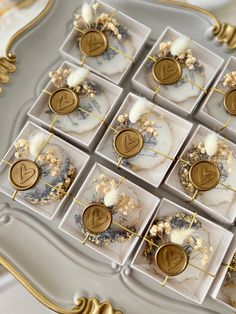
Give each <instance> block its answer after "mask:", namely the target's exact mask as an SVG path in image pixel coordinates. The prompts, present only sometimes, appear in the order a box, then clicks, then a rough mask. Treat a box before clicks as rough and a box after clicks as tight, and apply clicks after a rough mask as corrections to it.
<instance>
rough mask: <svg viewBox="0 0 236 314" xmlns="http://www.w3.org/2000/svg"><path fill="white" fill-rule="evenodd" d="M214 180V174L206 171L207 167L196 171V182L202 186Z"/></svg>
mask: <svg viewBox="0 0 236 314" xmlns="http://www.w3.org/2000/svg"><path fill="white" fill-rule="evenodd" d="M214 178H215V172H213V171H210V170H208V169H207V167H202V168H199V169H198V180H199V182H200V183H201V184H202V185H204V184H207V183H209V182H211V181H212V180H214Z"/></svg>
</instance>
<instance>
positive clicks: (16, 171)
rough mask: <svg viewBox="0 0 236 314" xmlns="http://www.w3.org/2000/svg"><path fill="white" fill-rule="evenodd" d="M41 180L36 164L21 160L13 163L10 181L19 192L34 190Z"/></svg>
mask: <svg viewBox="0 0 236 314" xmlns="http://www.w3.org/2000/svg"><path fill="white" fill-rule="evenodd" d="M38 178H39V169H38V166H37V165H36V163H35V162H34V161H32V160H29V159H20V160H17V161H16V162H15V163H13V164H12V165H11V167H10V170H9V180H10V183H11V185H12V186H13V187H14V189H16V190H17V191H24V190H28V189H30V188H32V187H33V186H34V185H35V183H36V182H37V180H38Z"/></svg>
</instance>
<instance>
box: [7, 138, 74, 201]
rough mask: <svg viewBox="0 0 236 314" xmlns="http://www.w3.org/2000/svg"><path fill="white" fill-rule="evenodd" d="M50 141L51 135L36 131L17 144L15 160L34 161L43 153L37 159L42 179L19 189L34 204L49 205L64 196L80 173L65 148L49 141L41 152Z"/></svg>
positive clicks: (19, 140)
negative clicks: (30, 185) (48, 136)
mask: <svg viewBox="0 0 236 314" xmlns="http://www.w3.org/2000/svg"><path fill="white" fill-rule="evenodd" d="M47 140H48V138H47V136H45V135H43V134H42V133H39V132H37V133H36V132H32V134H31V135H29V136H26V137H24V138H20V139H18V140H17V141H16V143H15V155H14V157H15V158H14V159H13V160H12V161H13V162H15V161H16V160H22V159H30V160H34V158H35V157H36V156H37V155H38V153H39V155H38V158H37V160H36V161H35V162H36V164H37V165H38V167H39V172H40V176H39V180H38V182H37V183H36V184H35V186H34V187H32V188H31V189H29V190H27V191H21V192H19V193H20V194H21V195H22V197H23V198H24V199H25V200H26V201H27V202H29V203H31V204H33V205H48V204H51V203H52V202H55V201H57V200H60V199H62V198H63V197H64V196H65V193H66V191H67V190H68V188H69V187H70V185H71V184H72V182H73V180H74V178H75V175H76V172H77V170H76V167H75V166H74V165H73V162H72V161H71V159H70V157H69V155H68V153H67V152H66V151H65V150H64V149H63V148H62V147H60V146H58V145H55V144H50V143H49V144H47V145H46V146H45V148H44V149H43V151H42V152H40V150H41V148H42V147H43V146H44V145H45V143H47ZM44 182H46V183H47V184H45V183H44Z"/></svg>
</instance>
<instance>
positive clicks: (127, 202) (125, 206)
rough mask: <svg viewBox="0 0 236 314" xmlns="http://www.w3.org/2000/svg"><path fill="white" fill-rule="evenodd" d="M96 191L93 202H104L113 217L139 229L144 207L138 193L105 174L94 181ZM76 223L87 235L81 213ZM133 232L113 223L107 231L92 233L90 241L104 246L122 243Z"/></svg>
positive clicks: (130, 227) (132, 227)
mask: <svg viewBox="0 0 236 314" xmlns="http://www.w3.org/2000/svg"><path fill="white" fill-rule="evenodd" d="M93 183H94V192H93V197H92V200H91V203H100V204H104V205H105V206H106V207H107V208H109V210H110V212H111V214H112V219H113V220H114V221H116V222H117V223H119V224H120V225H122V226H123V227H125V228H127V229H129V230H131V231H132V232H136V231H137V226H138V225H139V224H140V213H141V211H142V207H141V205H140V201H139V199H138V197H137V195H136V194H135V193H134V192H133V191H132V190H130V189H128V188H127V187H125V186H123V185H122V186H120V185H119V182H118V181H117V180H115V179H113V178H110V177H109V176H107V175H105V174H100V175H99V177H98V178H95V179H94V181H93ZM75 222H76V225H77V226H78V227H79V229H80V231H81V233H82V234H84V235H86V234H87V230H86V228H85V227H84V224H83V220H82V216H81V214H79V213H77V214H76V215H75ZM131 237H132V234H131V233H130V232H128V231H126V230H124V229H122V228H120V227H118V226H116V225H111V226H110V227H109V228H108V229H107V230H106V231H104V232H102V233H100V234H96V235H95V234H90V235H89V238H88V239H89V241H91V242H93V243H95V244H97V245H99V246H102V245H105V246H108V245H110V244H111V243H114V242H118V243H122V242H125V241H127V240H129V239H130V238H131Z"/></svg>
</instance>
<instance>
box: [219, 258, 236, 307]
mask: <svg viewBox="0 0 236 314" xmlns="http://www.w3.org/2000/svg"><path fill="white" fill-rule="evenodd" d="M221 289H222V292H223V294H224V296H225V297H226V299H227V302H228V303H229V305H231V306H232V307H234V308H236V253H235V254H234V256H233V258H232V261H231V263H230V265H229V267H228V271H227V274H226V276H225V279H224V281H223V284H222V287H221Z"/></svg>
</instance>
